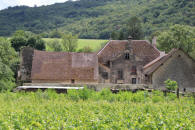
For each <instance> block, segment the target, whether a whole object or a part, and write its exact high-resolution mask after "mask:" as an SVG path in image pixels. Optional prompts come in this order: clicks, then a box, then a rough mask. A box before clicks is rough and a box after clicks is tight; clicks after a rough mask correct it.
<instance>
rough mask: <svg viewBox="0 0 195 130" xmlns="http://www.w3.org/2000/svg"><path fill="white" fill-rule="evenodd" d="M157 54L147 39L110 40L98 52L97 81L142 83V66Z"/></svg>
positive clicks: (143, 80) (158, 52)
mask: <svg viewBox="0 0 195 130" xmlns="http://www.w3.org/2000/svg"><path fill="white" fill-rule="evenodd" d="M159 55H160V51H158V50H157V49H156V48H155V47H154V46H152V44H150V43H149V42H148V41H143V40H131V39H129V40H128V41H127V40H126V41H125V40H123V41H110V42H109V43H108V44H107V45H106V46H105V47H104V48H103V49H102V50H101V51H100V52H99V53H98V57H99V83H112V84H142V83H144V82H145V79H144V78H145V77H144V75H143V66H144V65H145V64H147V63H149V62H150V61H152V60H154V59H155V58H157V57H158V56H159Z"/></svg>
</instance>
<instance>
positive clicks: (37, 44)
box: [11, 30, 45, 51]
mask: <svg viewBox="0 0 195 130" xmlns="http://www.w3.org/2000/svg"><path fill="white" fill-rule="evenodd" d="M11 43H12V47H13V48H14V49H15V50H16V51H20V49H21V48H22V47H24V46H30V47H33V48H35V49H37V50H45V42H44V41H43V40H42V39H41V37H40V36H37V35H35V34H33V33H31V32H25V31H24V30H18V31H16V32H15V33H14V34H13V36H12V38H11Z"/></svg>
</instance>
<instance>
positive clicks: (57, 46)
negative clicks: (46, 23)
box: [47, 40, 63, 51]
mask: <svg viewBox="0 0 195 130" xmlns="http://www.w3.org/2000/svg"><path fill="white" fill-rule="evenodd" d="M47 45H48V46H49V48H50V49H51V50H52V51H62V50H63V48H62V44H61V43H60V42H59V41H58V40H52V41H49V43H48V44H47Z"/></svg>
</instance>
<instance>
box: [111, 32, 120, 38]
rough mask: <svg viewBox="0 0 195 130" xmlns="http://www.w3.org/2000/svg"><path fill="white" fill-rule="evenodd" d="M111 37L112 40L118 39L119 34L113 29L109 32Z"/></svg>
mask: <svg viewBox="0 0 195 130" xmlns="http://www.w3.org/2000/svg"><path fill="white" fill-rule="evenodd" d="M111 38H112V40H118V38H119V34H118V33H117V32H116V31H113V32H112V33H111Z"/></svg>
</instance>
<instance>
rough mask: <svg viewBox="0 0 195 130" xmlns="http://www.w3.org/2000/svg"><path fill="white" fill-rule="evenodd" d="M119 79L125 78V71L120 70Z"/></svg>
mask: <svg viewBox="0 0 195 130" xmlns="http://www.w3.org/2000/svg"><path fill="white" fill-rule="evenodd" d="M118 79H123V71H122V70H118Z"/></svg>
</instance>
